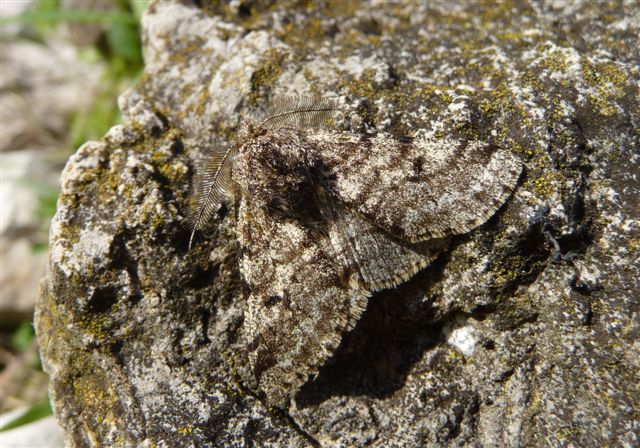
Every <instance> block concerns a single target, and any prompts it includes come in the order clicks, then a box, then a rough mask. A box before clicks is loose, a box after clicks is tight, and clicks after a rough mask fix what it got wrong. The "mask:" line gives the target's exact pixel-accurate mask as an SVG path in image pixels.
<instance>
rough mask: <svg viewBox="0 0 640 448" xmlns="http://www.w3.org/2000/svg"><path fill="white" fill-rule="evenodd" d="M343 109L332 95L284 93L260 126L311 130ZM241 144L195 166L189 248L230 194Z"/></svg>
mask: <svg viewBox="0 0 640 448" xmlns="http://www.w3.org/2000/svg"><path fill="white" fill-rule="evenodd" d="M340 111H341V109H340V107H339V106H338V103H337V102H336V101H335V100H334V99H331V98H320V97H303V98H299V97H295V96H283V97H279V98H277V99H276V100H274V101H273V102H272V103H271V105H270V107H269V115H268V118H267V119H265V120H264V121H263V122H262V123H261V124H260V125H259V126H258V129H277V128H283V127H294V128H298V129H309V128H319V127H323V126H330V125H332V124H333V119H334V117H335V115H336V114H337V113H339V112H340ZM241 144H242V142H237V143H236V144H235V145H233V146H231V147H230V148H229V149H227V150H226V151H223V150H214V152H213V154H212V155H211V157H210V158H209V159H207V160H206V161H204V162H203V163H201V164H198V166H197V167H196V178H195V179H194V182H193V192H192V198H191V206H190V209H189V223H190V225H191V236H190V237H189V250H191V246H192V244H193V238H194V235H195V233H196V230H198V229H200V228H202V226H204V224H205V223H206V222H207V221H208V220H209V219H210V218H211V216H213V214H214V213H215V212H216V210H217V208H216V207H217V205H218V204H220V203H221V202H225V201H226V200H227V199H228V197H229V191H230V190H231V186H232V183H233V179H232V170H233V160H234V158H235V156H236V153H237V152H238V148H240V146H241Z"/></svg>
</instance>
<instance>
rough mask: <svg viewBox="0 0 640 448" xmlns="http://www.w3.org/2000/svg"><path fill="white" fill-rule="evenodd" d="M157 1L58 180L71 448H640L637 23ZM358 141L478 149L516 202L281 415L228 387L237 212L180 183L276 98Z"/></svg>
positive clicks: (55, 336)
mask: <svg viewBox="0 0 640 448" xmlns="http://www.w3.org/2000/svg"><path fill="white" fill-rule="evenodd" d="M314 8H315V7H313V8H312V7H303V6H292V5H288V6H280V5H279V4H277V5H272V6H271V7H269V8H263V7H261V6H259V5H257V4H253V3H251V4H249V3H247V4H244V3H239V2H234V3H231V5H227V6H219V7H213V6H205V7H203V8H198V7H197V6H195V5H192V4H187V2H184V4H182V3H170V2H155V3H152V5H151V6H150V7H149V11H148V12H147V13H146V15H145V17H144V19H143V25H144V36H143V37H144V42H145V47H144V53H145V61H146V70H145V74H144V76H143V78H142V80H141V81H140V83H139V84H138V85H137V86H136V88H135V90H132V91H129V92H127V93H126V94H124V95H123V96H122V97H121V98H120V107H121V109H122V113H123V124H122V125H119V126H116V127H114V128H112V129H111V131H110V132H109V133H108V134H107V135H106V136H105V137H104V138H103V139H102V140H101V141H100V142H88V143H86V144H85V145H83V146H82V147H81V148H80V149H79V150H78V152H77V153H76V154H75V155H74V156H72V157H71V159H70V160H69V162H68V163H67V166H66V168H65V171H64V173H63V175H62V180H61V183H62V185H61V187H62V193H61V196H60V200H59V207H58V212H57V214H56V217H55V218H54V221H53V223H52V229H51V247H52V250H51V258H50V263H49V270H48V274H47V276H46V278H45V280H44V281H43V288H42V292H41V297H40V302H39V304H38V309H37V316H36V325H37V330H38V335H39V339H40V343H41V349H42V357H43V361H44V365H45V367H46V369H47V371H48V372H49V373H50V375H51V386H50V391H51V395H52V400H53V405H54V408H55V412H56V415H57V417H58V419H59V421H60V423H61V424H62V426H63V427H64V428H65V431H66V437H67V443H68V445H69V446H93V445H104V446H148V447H151V446H159V447H173V446H213V447H218V446H289V447H294V446H327V447H339V446H344V447H347V446H374V447H405V446H432V447H441V446H446V447H449V446H451V447H456V446H509V447H521V446H549V447H557V446H567V447H568V446H584V447H600V446H629V447H631V446H635V445H637V444H638V443H639V441H638V436H637V434H638V433H639V432H640V427H639V426H640V424H639V415H638V409H637V404H638V402H640V396H639V393H638V389H637V384H638V383H639V380H640V377H639V374H638V371H639V367H640V366H639V361H638V360H639V359H640V357H639V356H638V354H639V353H638V342H637V340H638V299H637V297H638V296H639V295H640V293H639V291H640V285H639V282H640V280H639V279H640V275H639V272H638V271H639V269H640V264H639V263H638V249H639V248H640V240H639V239H638V235H639V234H640V220H639V217H638V214H639V210H640V203H639V199H638V198H640V184H639V175H640V170H639V169H638V164H639V163H640V155H639V153H638V148H639V147H640V144H639V143H640V142H639V139H640V133H639V132H638V129H639V127H640V114H639V112H638V111H639V110H640V109H639V97H638V82H639V79H640V69H639V68H638V66H639V65H638V61H639V60H640V58H639V56H638V46H637V36H638V34H639V32H640V25H639V23H640V21H639V20H638V18H639V17H640V15H639V14H640V13H639V11H638V7H637V3H634V2H621V3H615V4H611V5H609V4H599V3H592V2H569V3H566V4H560V3H558V2H549V3H546V2H542V3H540V2H535V3H531V4H529V3H525V2H517V3H515V4H513V5H510V4H500V6H490V5H488V6H480V5H470V4H468V3H467V2H460V3H452V2H444V3H434V4H427V5H419V4H416V3H397V4H380V5H377V4H376V5H370V4H356V3H355V2H353V3H352V2H349V3H342V4H340V6H336V5H334V6H332V7H331V8H330V7H326V8H323V7H318V9H314ZM287 93H288V94H291V93H293V94H298V95H308V94H313V93H321V94H322V95H327V96H335V97H338V98H339V99H340V100H341V101H342V102H343V103H344V104H345V106H346V107H347V108H348V109H349V110H350V111H351V112H350V113H349V114H347V120H346V122H345V123H342V124H341V126H342V127H343V128H344V129H347V130H351V131H353V132H370V131H373V130H381V131H385V132H391V133H394V134H396V135H416V134H418V133H431V134H433V135H435V136H447V135H451V134H456V135H467V136H469V138H482V139H485V140H487V141H490V142H493V143H494V144H496V145H500V146H502V147H507V148H510V149H511V150H512V151H513V152H514V153H516V154H518V155H519V156H520V157H521V158H522V160H523V162H524V163H525V165H526V168H525V174H524V175H523V177H522V178H521V181H520V185H519V186H518V188H517V190H516V191H515V193H514V195H513V197H512V198H511V200H510V201H509V202H508V203H507V205H506V206H505V207H503V209H502V210H501V211H500V212H499V213H498V214H497V215H496V216H495V217H493V218H492V219H491V220H490V221H489V222H488V223H487V224H485V225H484V226H482V227H481V228H480V229H478V230H476V231H474V232H472V233H470V234H467V235H463V236H460V237H457V238H456V239H454V241H453V244H452V246H451V248H450V250H448V251H447V252H446V253H445V254H443V255H442V256H441V257H440V258H439V259H438V260H437V261H436V262H435V264H433V265H431V266H430V267H429V268H427V269H425V270H424V271H422V272H420V273H418V274H417V275H416V276H415V277H413V278H412V279H411V280H409V281H408V282H406V283H405V284H403V285H400V286H399V287H397V288H395V289H393V290H385V291H381V292H379V293H376V294H375V295H374V296H373V297H371V299H370V300H369V304H368V307H367V309H366V311H365V313H364V315H363V316H362V318H361V319H360V321H359V322H358V324H357V325H356V327H355V328H354V330H353V331H352V332H350V333H349V334H348V335H346V336H345V338H344V339H343V341H342V344H341V346H340V348H339V349H338V351H337V353H336V354H335V356H334V357H333V358H332V359H331V360H330V362H328V363H327V364H326V365H325V366H324V367H322V369H321V370H320V372H319V374H318V375H317V376H316V377H315V378H312V379H310V380H309V381H308V382H307V384H305V385H304V386H303V387H302V388H301V390H300V391H299V392H298V394H297V395H296V399H295V401H294V402H293V403H292V404H291V406H289V407H288V408H287V409H273V408H270V407H268V406H266V405H265V404H264V401H263V398H262V396H261V394H260V392H259V391H257V390H254V389H253V385H252V383H251V381H250V378H248V377H247V374H246V363H247V361H246V347H244V346H243V335H242V320H243V306H244V303H243V293H242V284H241V280H240V274H239V269H238V254H237V243H236V240H237V238H236V236H235V224H234V211H233V207H230V208H229V209H226V208H223V209H221V211H220V212H219V213H218V217H217V219H216V220H215V222H214V223H212V225H211V227H210V228H209V229H208V230H207V231H206V232H201V233H199V234H198V235H197V239H198V241H197V244H196V245H195V248H193V249H192V250H191V251H187V244H188V239H189V228H188V226H187V219H186V211H187V208H188V201H189V184H190V180H191V178H192V175H193V166H194V162H195V161H197V160H199V159H200V158H201V157H202V156H203V154H206V153H207V151H209V150H210V148H211V147H212V146H213V145H222V144H225V142H229V141H232V140H233V138H234V135H235V132H236V130H237V127H238V125H239V124H241V123H243V122H245V121H247V120H250V119H252V117H256V116H258V115H259V114H260V112H261V111H262V110H263V109H264V107H265V105H266V104H267V103H268V101H269V99H271V98H275V97H278V96H281V95H283V94H287Z"/></svg>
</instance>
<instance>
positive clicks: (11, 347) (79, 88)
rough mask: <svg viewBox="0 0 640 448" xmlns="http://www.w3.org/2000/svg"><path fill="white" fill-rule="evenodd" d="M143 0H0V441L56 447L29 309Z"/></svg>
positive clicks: (121, 69) (114, 88) (124, 74)
mask: <svg viewBox="0 0 640 448" xmlns="http://www.w3.org/2000/svg"><path fill="white" fill-rule="evenodd" d="M147 2H148V0H0V447H2V448H11V447H33V448H38V447H58V446H63V439H62V433H61V430H60V429H59V428H58V427H57V424H56V423H55V420H54V419H53V417H52V415H51V407H50V405H49V400H48V395H47V375H46V374H45V373H44V372H43V371H42V367H41V364H40V359H39V356H38V345H37V341H36V338H35V335H34V330H33V324H32V323H33V309H34V304H35V301H36V297H37V294H38V288H39V283H40V279H41V278H42V276H43V275H44V271H45V268H46V263H47V257H48V254H47V249H48V243H47V238H48V231H49V223H50V221H51V218H52V217H53V215H54V214H55V210H56V200H57V196H58V178H59V175H60V172H61V171H62V168H63V167H64V164H65V162H66V160H67V158H68V157H69V156H70V155H71V154H72V153H73V152H74V151H75V150H76V149H77V148H78V147H79V146H80V145H81V144H82V143H84V142H85V141H87V140H98V139H100V138H101V137H102V135H103V134H104V133H105V132H106V131H107V130H108V129H109V128H110V127H111V126H113V125H114V124H116V123H118V122H119V121H120V116H119V113H118V109H117V105H116V100H117V97H118V95H119V94H120V93H121V92H122V91H123V90H125V89H126V88H127V87H130V86H132V85H134V84H135V82H136V80H137V78H138V77H139V76H140V75H141V73H142V67H143V64H142V54H141V47H140V25H139V24H140V17H141V15H142V12H143V11H144V9H145V8H146V6H147Z"/></svg>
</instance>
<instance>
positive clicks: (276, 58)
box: [249, 48, 286, 106]
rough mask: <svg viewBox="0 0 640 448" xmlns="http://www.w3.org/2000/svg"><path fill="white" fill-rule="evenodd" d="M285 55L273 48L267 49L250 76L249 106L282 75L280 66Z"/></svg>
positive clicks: (257, 101) (255, 102) (256, 102)
mask: <svg viewBox="0 0 640 448" xmlns="http://www.w3.org/2000/svg"><path fill="white" fill-rule="evenodd" d="M285 57H286V55H285V53H284V52H283V51H282V50H278V49H275V48H271V49H269V50H268V51H267V52H266V53H265V54H264V59H263V60H262V62H261V63H260V65H259V66H258V68H257V69H256V70H255V71H254V72H253V75H252V76H251V93H250V94H249V104H251V105H253V106H255V105H257V104H258V103H259V100H260V98H261V97H262V96H263V95H264V93H265V91H266V90H269V89H271V87H273V85H274V84H275V83H276V81H277V80H278V78H279V77H280V74H281V73H282V65H283V63H284V60H285Z"/></svg>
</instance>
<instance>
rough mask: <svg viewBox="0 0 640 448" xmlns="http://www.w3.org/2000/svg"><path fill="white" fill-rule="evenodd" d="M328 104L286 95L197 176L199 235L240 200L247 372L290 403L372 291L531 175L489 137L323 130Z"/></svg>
mask: <svg viewBox="0 0 640 448" xmlns="http://www.w3.org/2000/svg"><path fill="white" fill-rule="evenodd" d="M336 110H338V108H337V106H336V104H335V103H334V102H333V101H331V100H315V99H310V100H284V101H282V102H281V103H280V104H279V105H278V106H277V107H276V108H275V112H273V113H272V114H271V116H270V117H269V118H267V119H266V120H265V121H263V122H262V123H261V124H259V125H258V126H253V127H250V128H248V129H247V130H245V131H244V132H243V133H242V137H241V138H239V139H238V141H237V142H236V144H234V145H232V146H230V147H229V148H228V149H227V150H225V151H217V152H214V153H213V154H212V156H211V158H210V160H209V161H208V162H207V163H206V164H205V165H204V167H203V169H202V170H201V174H200V175H199V176H200V177H199V180H197V181H196V183H195V186H196V190H195V193H194V198H195V201H194V207H193V210H192V213H191V225H192V234H191V238H190V242H189V245H190V246H191V244H192V243H193V236H194V233H195V231H196V230H197V229H199V228H201V227H202V226H203V225H205V224H206V222H207V221H208V220H209V219H210V217H211V216H212V214H213V213H214V212H215V211H216V209H217V207H218V206H219V204H220V203H221V202H232V203H234V204H235V206H236V207H237V208H236V211H237V213H236V216H237V229H238V237H239V243H240V250H241V256H240V272H241V275H242V278H243V280H244V282H245V284H246V286H247V288H246V289H247V291H248V297H247V301H246V309H245V320H244V326H245V331H246V335H247V339H248V340H247V349H248V355H249V356H248V358H249V364H250V367H251V370H252V374H253V375H254V376H255V380H256V382H257V386H258V388H259V390H261V391H262V392H263V393H264V395H265V396H266V399H267V402H268V403H269V404H271V405H276V406H280V407H284V406H286V405H287V403H288V402H289V401H290V400H291V398H292V397H293V396H294V395H295V393H296V392H297V391H298V390H299V388H300V387H301V386H302V385H303V384H304V383H305V382H306V381H308V379H309V378H310V377H311V376H312V375H314V374H316V373H317V371H318V369H319V367H320V366H322V365H323V364H324V363H325V362H326V361H327V359H328V358H330V357H331V356H332V354H333V353H334V351H335V350H336V348H337V347H338V345H339V344H340V342H341V339H342V336H343V335H344V334H345V333H346V332H347V331H349V330H350V329H352V328H353V327H354V325H355V323H356V322H357V321H358V319H359V317H360V315H361V314H362V312H363V310H364V309H365V307H366V306H367V300H368V298H369V296H370V295H371V294H372V293H373V292H374V291H378V290H380V289H384V288H390V287H393V286H396V285H398V284H400V283H401V282H404V281H406V280H408V279H409V278H410V277H412V276H413V275H414V274H415V273H416V272H418V271H419V270H421V269H423V268H425V267H426V266H428V265H429V264H430V263H431V262H432V261H433V260H434V259H435V258H436V257H437V256H438V255H439V254H440V253H441V252H442V251H443V250H444V249H445V248H446V246H447V244H448V241H449V239H450V237H451V236H453V235H458V234H463V233H466V232H469V231H470V230H472V229H474V228H476V227H478V226H479V225H481V224H483V223H484V222H486V221H487V220H488V219H489V218H490V217H491V216H492V215H493V214H494V213H495V212H496V211H497V210H498V209H499V208H500V207H501V206H502V205H503V204H504V203H505V201H506V200H507V199H508V198H509V196H510V195H511V193H512V191H513V190H514V188H515V186H516V184H517V182H518V178H519V176H520V173H521V170H522V164H521V162H520V160H519V159H518V158H517V157H516V156H515V155H513V154H512V153H511V152H510V151H508V150H506V149H503V148H499V147H496V146H492V145H490V144H488V143H485V142H482V141H464V140H457V139H454V138H440V139H436V138H430V137H427V136H423V137H422V138H414V139H412V138H396V137H394V136H392V135H389V134H386V133H378V134H376V135H360V134H356V133H351V132H338V131H334V130H330V129H327V128H326V127H322V126H319V125H320V124H321V123H323V122H324V121H325V120H326V119H327V117H330V116H332V114H334V113H335V112H336Z"/></svg>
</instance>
